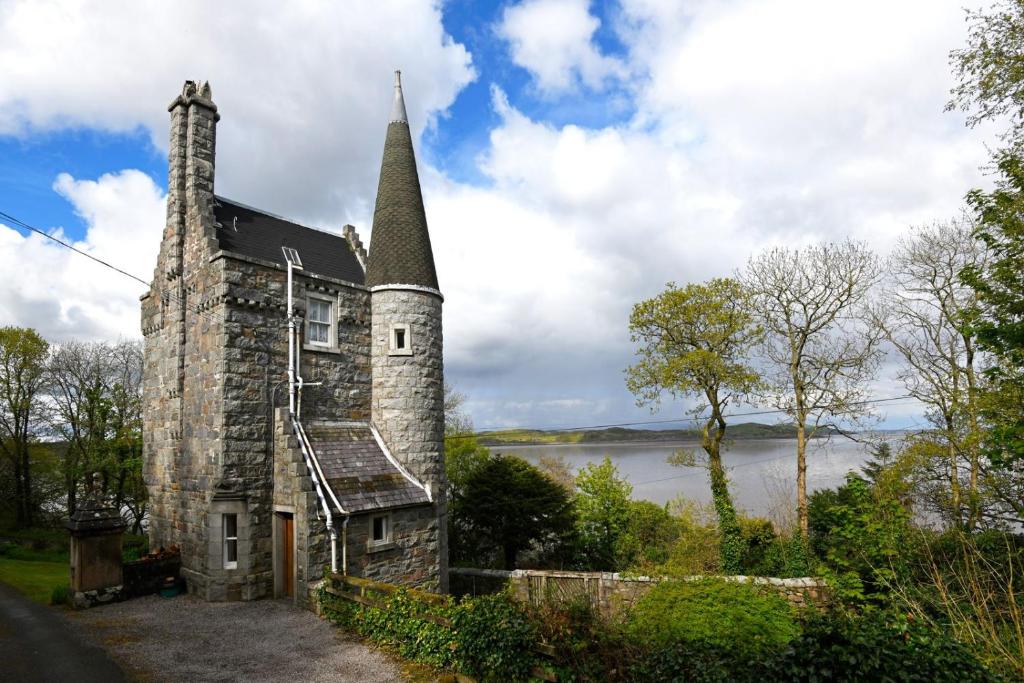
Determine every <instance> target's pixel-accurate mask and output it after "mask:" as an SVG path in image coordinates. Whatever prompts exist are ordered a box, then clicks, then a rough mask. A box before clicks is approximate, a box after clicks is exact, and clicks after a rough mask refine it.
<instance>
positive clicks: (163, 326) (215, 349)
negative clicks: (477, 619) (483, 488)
mask: <svg viewBox="0 0 1024 683" xmlns="http://www.w3.org/2000/svg"><path fill="white" fill-rule="evenodd" d="M169 111H170V115H171V134H170V152H169V155H168V156H169V171H168V188H167V225H166V228H165V230H164V233H163V240H162V242H161V245H160V253H159V257H158V260H157V265H156V270H155V273H154V277H153V284H152V287H151V289H150V291H149V292H148V293H147V294H145V295H144V296H143V297H142V331H143V334H144V336H145V361H144V389H143V394H144V396H143V399H144V425H143V439H144V444H145V445H144V458H145V462H144V473H145V478H146V485H147V487H148V489H149V495H150V501H151V502H150V541H151V545H152V546H153V547H154V548H155V547H158V546H165V547H167V546H171V545H176V546H178V547H179V548H180V550H181V555H182V568H183V569H182V571H183V575H184V577H185V579H186V580H187V582H188V586H189V590H190V591H192V592H194V593H197V594H199V595H202V596H204V597H205V598H207V599H209V600H250V599H256V598H261V597H270V596H286V595H290V596H295V599H296V600H297V601H300V602H302V601H304V600H305V599H306V596H307V585H308V584H309V583H310V582H313V581H315V580H317V579H318V578H319V577H320V576H321V575H322V572H323V570H324V568H325V567H329V566H331V565H332V563H334V564H335V565H336V567H337V569H338V571H347V572H348V573H350V574H353V575H357V576H364V577H368V578H375V579H380V580H385V581H388V582H392V583H402V584H407V585H412V586H417V587H421V588H427V589H431V590H441V591H443V590H445V589H446V587H447V539H446V535H445V524H444V516H445V511H446V502H445V485H446V480H445V471H444V456H443V436H444V415H443V368H442V336H441V303H442V300H443V299H442V296H441V293H440V291H439V289H438V283H437V275H436V272H435V269H434V260H433V254H432V252H431V246H430V236H429V234H428V231H427V221H426V216H425V213H424V209H423V200H422V197H421V194H420V186H419V177H418V175H417V171H416V160H415V157H414V154H413V147H412V137H411V135H410V131H409V124H408V120H407V117H406V111H405V103H404V100H403V95H402V88H401V83H400V81H399V78H398V74H396V79H395V96H394V103H393V106H392V111H391V116H390V121H389V123H388V126H387V134H386V138H385V144H384V156H383V161H382V164H381V172H380V182H379V186H378V190H377V201H376V206H375V209H374V216H373V242H372V244H371V246H370V251H369V254H368V255H367V253H366V251H365V250H364V248H363V245H362V243H361V242H360V240H359V237H358V235H357V234H356V231H355V230H354V229H353V228H352V227H351V226H344V229H343V234H341V235H339V234H335V233H332V232H325V231H321V230H316V229H313V228H309V227H305V226H301V225H298V224H296V223H294V222H291V221H288V220H286V219H284V218H281V217H278V216H275V215H273V214H271V213H268V212H266V211H260V210H258V209H254V208H252V207H250V206H246V205H244V204H241V203H239V202H235V201H231V200H228V199H225V198H224V197H221V196H218V195H216V194H215V193H214V177H215V173H214V170H215V146H216V137H217V136H216V130H217V121H218V119H219V118H220V114H219V113H218V111H217V106H216V105H215V104H214V102H213V99H212V94H211V90H210V86H209V85H208V84H207V83H198V84H197V83H194V82H192V81H188V82H186V83H185V86H184V89H183V91H182V93H181V95H180V96H178V97H177V98H175V100H174V101H173V102H172V103H171V105H170V107H169ZM289 262H290V263H291V265H289ZM289 283H291V294H292V300H293V307H292V310H291V311H289V310H288V301H289V297H288V287H289ZM289 322H291V323H293V324H294V329H295V335H294V337H293V339H294V342H295V354H294V360H291V358H292V356H290V354H289V337H290V336H291V333H290V332H289ZM289 369H292V370H293V371H294V374H291V375H290V373H289ZM289 378H291V381H289ZM293 387H294V394H292V388H293ZM290 398H292V399H293V400H289V399H290Z"/></svg>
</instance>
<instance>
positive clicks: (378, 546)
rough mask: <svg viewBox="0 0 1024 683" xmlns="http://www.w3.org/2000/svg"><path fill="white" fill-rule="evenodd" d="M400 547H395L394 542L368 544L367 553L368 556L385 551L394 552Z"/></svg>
mask: <svg viewBox="0 0 1024 683" xmlns="http://www.w3.org/2000/svg"><path fill="white" fill-rule="evenodd" d="M397 547H398V546H396V545H395V543H394V541H388V542H387V543H372V542H370V543H367V544H366V552H367V554H373V553H382V552H384V551H385V550H393V549H394V548H397Z"/></svg>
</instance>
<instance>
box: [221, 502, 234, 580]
mask: <svg viewBox="0 0 1024 683" xmlns="http://www.w3.org/2000/svg"><path fill="white" fill-rule="evenodd" d="M229 518H234V520H235V534H234V536H229V535H228V519H229ZM220 521H221V528H222V529H223V531H222V535H223V543H222V547H223V548H224V569H238V514H237V513H234V512H225V513H223V514H222V515H221V520H220ZM231 543H234V544H235V559H234V560H229V559H228V558H229V557H230V556H231V554H230V553H229V552H228V548H230V547H231V546H230V544H231Z"/></svg>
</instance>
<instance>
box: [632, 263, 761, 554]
mask: <svg viewBox="0 0 1024 683" xmlns="http://www.w3.org/2000/svg"><path fill="white" fill-rule="evenodd" d="M750 304H751V299H750V296H749V294H748V293H747V291H746V290H745V289H744V287H743V286H742V285H741V284H740V283H739V282H737V281H736V280H733V279H728V278H725V279H723V278H719V279H715V280H711V281H709V282H707V283H702V284H690V285H687V286H686V287H683V288H679V287H677V286H676V285H675V284H672V283H669V285H668V287H667V288H666V289H665V291H664V292H662V293H661V294H659V295H658V296H657V297H654V298H653V299H647V300H646V301H641V302H640V303H638V304H637V305H636V306H634V307H633V312H632V315H630V318H629V330H630V333H631V335H632V338H633V341H634V342H636V343H638V344H639V348H638V349H637V355H638V356H639V361H638V362H637V363H636V365H633V366H631V367H629V368H628V369H627V371H626V373H627V377H626V386H627V387H629V390H630V391H632V392H633V393H634V394H636V395H637V397H638V402H639V403H641V404H646V403H655V404H656V403H657V402H658V401H659V399H660V397H661V395H662V394H663V393H665V392H668V393H670V394H672V395H674V396H696V397H697V398H698V401H699V403H698V405H697V407H696V408H695V409H694V410H693V414H694V416H695V417H697V418H698V419H700V418H703V421H702V423H701V446H702V447H703V449H704V452H705V453H706V454H707V457H708V473H709V477H710V480H711V493H712V499H713V500H714V503H715V510H716V512H717V514H718V524H719V528H720V531H721V534H720V535H721V552H722V565H723V569H724V570H725V571H726V572H730V573H733V572H739V570H740V568H741V556H742V552H743V551H742V545H743V543H742V540H741V538H740V535H741V534H740V527H739V522H738V521H737V519H736V509H735V507H734V506H733V503H732V496H731V495H730V494H729V484H728V479H727V477H726V473H725V468H724V467H723V465H722V441H723V439H724V438H725V432H726V427H727V426H728V425H727V423H726V419H725V410H726V408H727V407H728V406H729V405H730V404H731V403H735V402H739V401H743V400H745V399H746V397H747V396H748V395H749V394H750V393H751V392H753V391H754V390H755V389H757V388H758V387H759V385H760V377H759V374H758V372H757V371H756V369H754V367H753V366H751V365H750V364H749V362H748V360H747V358H748V355H749V352H750V350H751V347H753V346H754V345H756V344H757V343H758V342H759V340H760V338H761V329H760V328H759V327H758V326H757V325H756V324H755V322H754V315H753V313H752V309H751V305H750Z"/></svg>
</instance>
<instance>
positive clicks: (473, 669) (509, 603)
mask: <svg viewBox="0 0 1024 683" xmlns="http://www.w3.org/2000/svg"><path fill="white" fill-rule="evenodd" d="M451 619H452V626H453V627H454V629H455V634H456V644H457V647H456V651H455V652H456V663H457V667H458V669H459V671H461V672H462V673H466V674H469V675H471V676H475V677H476V678H478V679H479V680H481V681H525V680H527V679H528V678H529V677H530V668H531V667H532V666H533V663H534V656H533V648H534V646H535V645H536V644H537V632H536V629H535V628H534V626H533V624H532V623H531V622H530V620H529V618H528V617H527V615H526V613H525V611H524V610H523V608H522V606H520V605H519V603H517V602H516V601H515V600H514V599H513V598H512V597H511V596H509V595H507V594H505V593H498V594H497V595H482V596H480V597H476V598H464V599H463V600H461V601H460V602H459V603H458V604H457V605H456V606H455V608H454V609H453V610H452V614H451Z"/></svg>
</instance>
